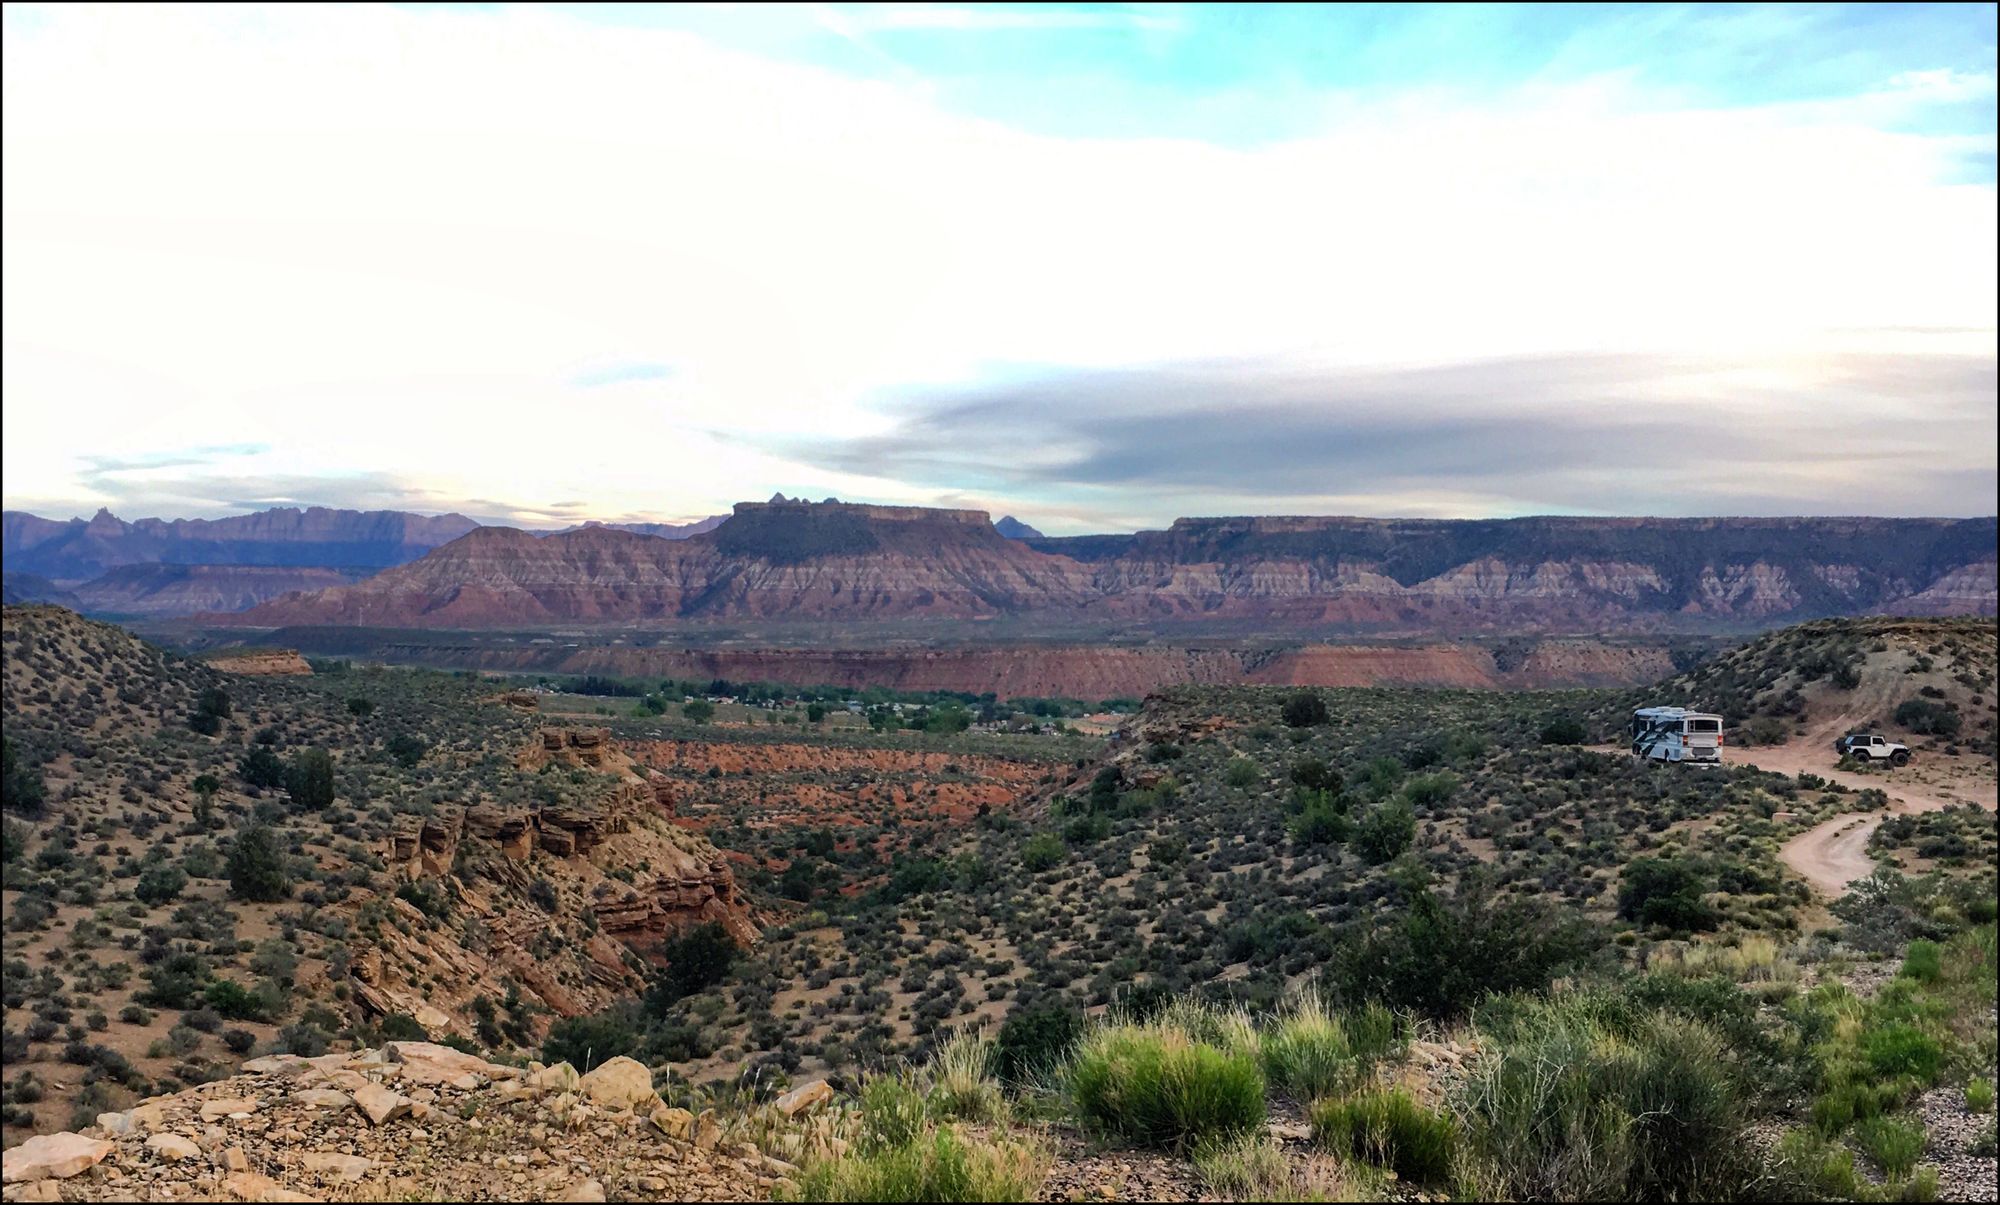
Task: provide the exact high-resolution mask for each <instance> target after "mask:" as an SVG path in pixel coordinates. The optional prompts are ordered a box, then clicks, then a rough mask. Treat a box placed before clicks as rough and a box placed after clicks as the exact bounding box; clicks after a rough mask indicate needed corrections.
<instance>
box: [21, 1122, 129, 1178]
mask: <svg viewBox="0 0 2000 1205" xmlns="http://www.w3.org/2000/svg"><path fill="white" fill-rule="evenodd" d="M116 1149H117V1147H116V1146H115V1145H114V1144H112V1143H109V1142H103V1141H100V1140H99V1139H96V1138H85V1137H84V1136H83V1135H81V1134H76V1133H70V1132H67V1131H65V1132H64V1133H61V1134H37V1135H35V1136H34V1137H33V1138H30V1139H28V1140H27V1141H26V1142H23V1143H22V1144H21V1145H19V1146H16V1147H9V1148H8V1149H7V1150H6V1151H4V1152H0V1182H5V1183H8V1184H20V1183H24V1182H27V1181H31V1180H67V1179H69V1178H70V1177H71V1176H74V1175H76V1174H77V1173H78V1172H81V1171H85V1170H87V1169H89V1168H93V1167H96V1166H97V1164H98V1163H99V1162H100V1161H101V1160H102V1159H103V1158H104V1157H105V1156H106V1155H108V1154H110V1153H111V1152H112V1151H114V1150H116Z"/></svg>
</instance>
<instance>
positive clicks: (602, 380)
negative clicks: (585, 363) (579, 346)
mask: <svg viewBox="0 0 2000 1205" xmlns="http://www.w3.org/2000/svg"><path fill="white" fill-rule="evenodd" d="M673 375H674V368H673V365H671V364H652V363H647V362H644V361H630V362H616V363H609V364H599V365H593V366H591V367H589V368H584V369H580V370H578V371H577V372H576V373H575V374H574V375H572V376H571V377H570V381H571V383H572V384H576V385H580V386H582V387H583V388H585V389H595V388H597V387H598V386H600V385H621V384H624V383H625V382H628V381H664V380H666V379H667V378H668V377H671V376H673Z"/></svg>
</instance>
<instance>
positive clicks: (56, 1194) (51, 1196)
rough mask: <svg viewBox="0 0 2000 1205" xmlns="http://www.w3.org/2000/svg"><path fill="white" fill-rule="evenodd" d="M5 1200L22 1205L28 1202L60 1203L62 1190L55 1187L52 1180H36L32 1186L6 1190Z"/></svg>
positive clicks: (26, 1185) (24, 1185)
mask: <svg viewBox="0 0 2000 1205" xmlns="http://www.w3.org/2000/svg"><path fill="white" fill-rule="evenodd" d="M6 1200H8V1201H20V1202H22V1203H23V1205H26V1203H27V1202H30V1201H36V1202H43V1201H49V1202H53V1201H61V1200H62V1189H61V1188H59V1187H57V1185H56V1182H55V1181H54V1180H37V1181H35V1182H34V1183H33V1184H23V1185H20V1186H19V1187H16V1188H10V1189H8V1190H7V1196H6Z"/></svg>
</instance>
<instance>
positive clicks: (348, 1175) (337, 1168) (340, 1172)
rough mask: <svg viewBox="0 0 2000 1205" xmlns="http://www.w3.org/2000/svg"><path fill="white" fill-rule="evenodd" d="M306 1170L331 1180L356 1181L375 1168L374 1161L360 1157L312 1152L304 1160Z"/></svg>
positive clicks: (328, 1152)
mask: <svg viewBox="0 0 2000 1205" xmlns="http://www.w3.org/2000/svg"><path fill="white" fill-rule="evenodd" d="M302 1162H303V1163H304V1165H305V1169H306V1170H307V1171H309V1172H317V1173H318V1174H319V1175H321V1176H324V1177H326V1178H327V1179H329V1180H337V1181H338V1180H344V1181H349V1182H352V1181H355V1180H359V1179H360V1178H361V1177H363V1176H365V1175H367V1174H368V1169H370V1168H372V1167H374V1166H375V1161H374V1160H373V1159H366V1158H363V1157H362V1156H360V1155H344V1154H341V1153H340V1152H338V1151H311V1152H308V1153H307V1154H306V1156H305V1158H304V1160H302Z"/></svg>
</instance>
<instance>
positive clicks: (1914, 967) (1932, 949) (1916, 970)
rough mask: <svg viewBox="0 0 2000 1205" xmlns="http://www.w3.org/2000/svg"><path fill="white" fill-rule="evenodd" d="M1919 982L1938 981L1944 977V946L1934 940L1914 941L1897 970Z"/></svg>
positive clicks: (1906, 977) (1905, 976)
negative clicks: (1899, 968)
mask: <svg viewBox="0 0 2000 1205" xmlns="http://www.w3.org/2000/svg"><path fill="white" fill-rule="evenodd" d="M1897 973H1898V974H1900V975H1901V976H1903V977H1904V978H1905V979H1914V980H1916V981H1917V982H1919V983H1936V982H1937V981H1938V980H1940V979H1942V978H1943V977H1944V947H1943V946H1940V945H1939V944H1938V943H1936V942H1934V941H1913V942H1911V943H1910V949H1909V953H1908V954H1906V955H1905V956H1904V957H1903V969H1902V970H1901V971H1899V972H1897Z"/></svg>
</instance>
